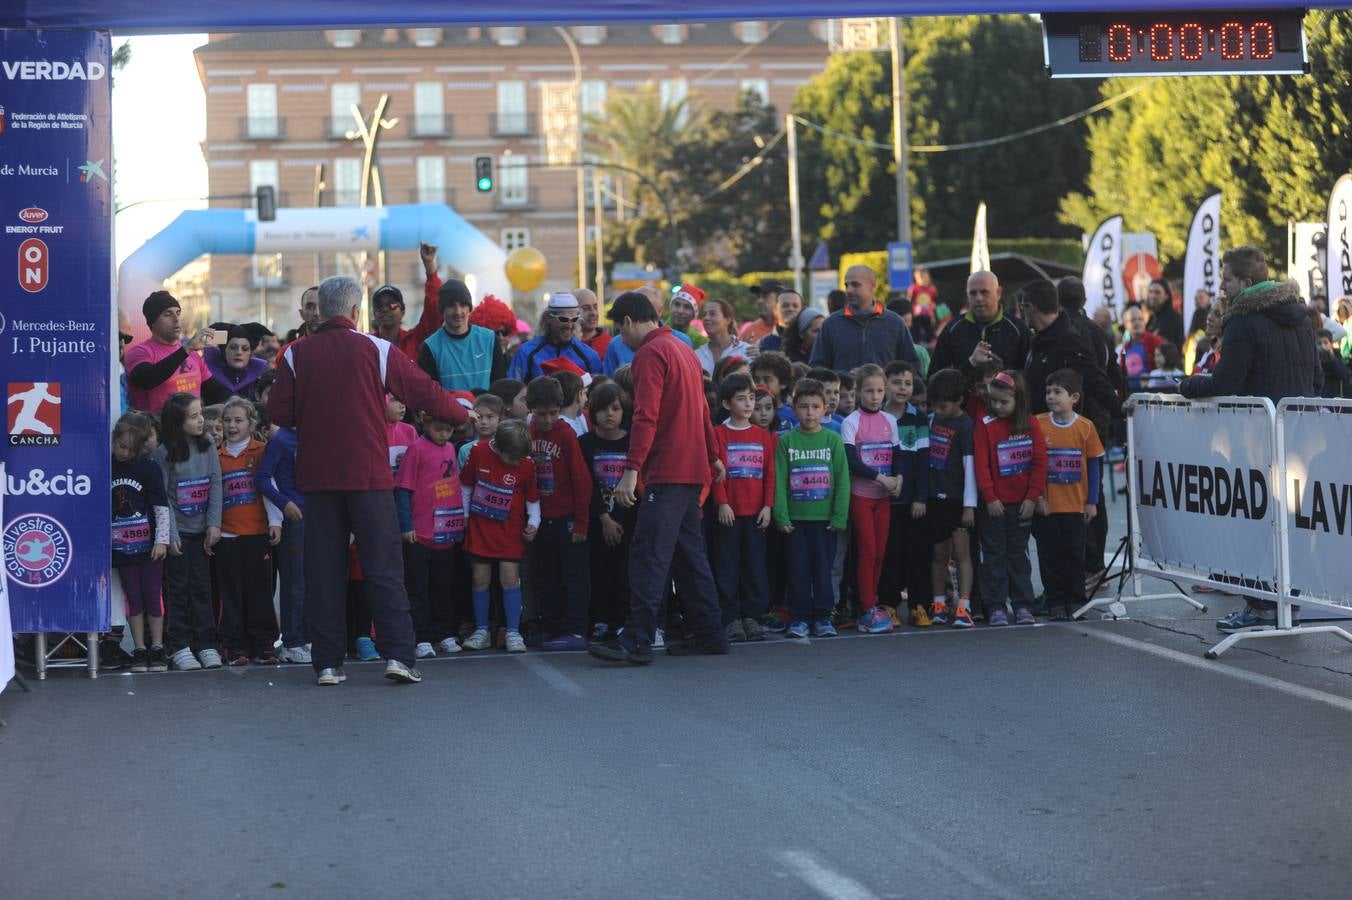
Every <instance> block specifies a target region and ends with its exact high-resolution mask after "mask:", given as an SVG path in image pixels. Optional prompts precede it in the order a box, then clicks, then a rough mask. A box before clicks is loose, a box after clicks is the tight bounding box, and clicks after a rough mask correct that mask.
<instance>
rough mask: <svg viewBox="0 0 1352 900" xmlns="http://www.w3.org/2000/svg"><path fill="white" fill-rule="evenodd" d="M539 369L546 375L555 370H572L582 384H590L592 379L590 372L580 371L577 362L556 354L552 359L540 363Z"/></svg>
mask: <svg viewBox="0 0 1352 900" xmlns="http://www.w3.org/2000/svg"><path fill="white" fill-rule="evenodd" d="M540 371H541V372H543V373H545V374H546V375H553V374H555V373H557V372H572V373H573V374H574V375H576V376H577V377H578V378H581V379H582V383H583V384H586V385H590V384H591V381H592V377H591V374H590V373H588V372H584V371H582V369H581V368H579V367H578V364H577V363H575V362H573V361H572V360H571V359H568V358H566V357H563V356H556V357H554V358H553V359H550V360H546V361H544V362H542V363H540Z"/></svg>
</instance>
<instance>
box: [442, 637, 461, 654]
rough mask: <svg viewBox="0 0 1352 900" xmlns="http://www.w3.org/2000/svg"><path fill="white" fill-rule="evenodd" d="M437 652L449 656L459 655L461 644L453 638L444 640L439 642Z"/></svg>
mask: <svg viewBox="0 0 1352 900" xmlns="http://www.w3.org/2000/svg"><path fill="white" fill-rule="evenodd" d="M437 650H439V651H440V652H442V653H447V654H450V653H459V652H460V642H459V641H457V640H456V639H455V638H453V637H448V638H443V639H442V640H440V641H437Z"/></svg>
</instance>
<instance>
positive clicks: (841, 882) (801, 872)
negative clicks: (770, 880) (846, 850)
mask: <svg viewBox="0 0 1352 900" xmlns="http://www.w3.org/2000/svg"><path fill="white" fill-rule="evenodd" d="M779 859H780V861H781V862H783V863H784V864H785V865H787V866H788V867H789V868H790V869H792V870H793V874H795V875H797V876H798V877H799V879H801V880H802V881H803V883H804V884H806V885H807V886H808V887H810V888H812V889H813V890H814V891H816V892H817V893H818V894H821V895H822V896H823V897H825V898H827V900H878V895H877V894H875V893H873V892H872V891H870V890H869V889H868V888H866V887H864V886H863V885H862V884H860V883H859V882H857V881H855V880H854V879H853V878H850V877H849V876H847V875H842V874H840V873H839V872H837V871H836V870H835V869H830V868H827V867H826V866H824V865H822V864H821V863H819V862H817V861H816V860H815V859H813V858H812V857H811V856H809V855H808V854H806V853H803V852H801V851H798V850H785V851H783V852H782V853H780V854H779Z"/></svg>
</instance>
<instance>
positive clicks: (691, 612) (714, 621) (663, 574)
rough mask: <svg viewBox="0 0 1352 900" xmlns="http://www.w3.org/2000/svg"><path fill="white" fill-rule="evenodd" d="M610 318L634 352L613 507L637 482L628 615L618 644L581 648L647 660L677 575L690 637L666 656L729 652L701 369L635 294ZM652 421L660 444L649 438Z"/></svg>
mask: <svg viewBox="0 0 1352 900" xmlns="http://www.w3.org/2000/svg"><path fill="white" fill-rule="evenodd" d="M610 320H611V321H612V322H614V323H615V325H616V330H617V331H618V335H617V337H619V338H620V339H622V340H623V341H624V343H625V344H626V345H627V346H628V347H629V348H630V349H632V350H634V351H635V352H634V360H633V362H632V363H630V366H631V371H632V373H633V379H634V414H633V427H632V428H631V429H630V432H629V457H628V460H627V461H626V463H625V470H624V475H623V476H621V478H620V483H619V485H618V486H617V487H616V489H615V497H616V499H617V500H618V501H619V503H620V505H621V506H625V507H632V506H634V505H635V504H637V503H638V502H639V501H638V497H637V496H636V488H637V486H638V483H639V481H640V479H641V480H642V482H643V501H642V504H641V505H639V512H638V522H637V524H636V525H635V527H634V538H633V544H632V545H631V547H630V550H629V590H630V607H629V618H628V620H627V621H626V622H625V623H624V629H623V630H622V631H621V632H620V633H619V635H618V636H617V637H616V638H614V639H612V640H609V641H605V642H602V643H595V644H591V645H589V646H588V647H587V649H588V651H589V652H590V653H591V654H592V655H593V656H595V657H597V658H598V659H605V660H611V661H616V662H630V663H634V664H637V665H644V664H646V663H650V662H652V659H653V651H652V642H653V637H654V633H655V630H656V628H657V610H658V607H659V606H660V605H661V603H662V596H663V594H664V593H665V591H666V585H667V583H668V581H669V580H670V579H671V578H672V577H675V579H676V590H677V591H678V592H679V593H680V596H681V599H682V602H683V603H684V605H685V613H686V623H687V624H688V625H689V626H690V628H691V631H692V632H693V636H692V638H691V640H690V641H688V642H679V643H673V642H669V643H668V644H667V653H668V654H670V655H673V656H680V655H690V654H696V653H701V654H716V653H727V652H728V639H727V636H726V635H725V634H724V633H723V619H722V613H721V612H720V611H719V606H718V590H717V588H716V587H715V585H714V578H713V574H712V573H711V572H710V570H709V558H708V556H707V554H706V553H705V546H704V535H703V531H702V530H701V528H700V507H699V502H700V494H701V493H702V492H703V489H704V488H705V486H706V485H708V484H709V478H710V473H712V474H713V477H714V479H715V480H717V481H722V480H723V475H724V466H723V463H722V461H721V460H720V459H719V456H718V441H717V439H716V438H715V436H714V428H713V423H712V422H711V421H709V405H708V401H707V400H706V399H705V397H704V375H703V370H701V369H700V365H699V361H698V360H697V359H696V358H695V356H694V354H693V353H691V352H690V348H689V347H687V346H686V345H685V344H684V343H683V342H681V341H680V340H679V339H677V338H676V337H675V336H674V335H673V334H672V331H671V329H670V328H667V327H665V326H663V325H662V324H661V321H660V320H659V319H658V318H657V310H656V309H654V308H653V305H652V302H651V301H650V300H649V299H648V298H647V297H645V296H644V295H643V294H640V293H638V292H637V291H630V292H628V293H624V294H621V295H620V296H619V297H618V298H616V300H615V303H614V305H613V306H611V308H610ZM659 424H660V427H661V430H662V440H661V441H657V440H656V438H657V436H658V427H659ZM673 562H674V563H675V566H674V568H673V565H672V564H673Z"/></svg>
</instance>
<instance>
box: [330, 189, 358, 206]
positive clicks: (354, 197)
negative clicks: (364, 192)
mask: <svg viewBox="0 0 1352 900" xmlns="http://www.w3.org/2000/svg"><path fill="white" fill-rule="evenodd" d="M328 196H329V200H330V203H329V205H330V206H360V205H361V191H332V192H331V193H330V194H329V195H328Z"/></svg>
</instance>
